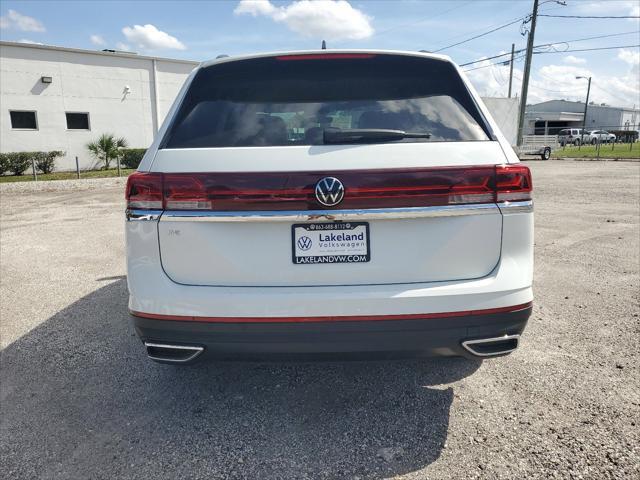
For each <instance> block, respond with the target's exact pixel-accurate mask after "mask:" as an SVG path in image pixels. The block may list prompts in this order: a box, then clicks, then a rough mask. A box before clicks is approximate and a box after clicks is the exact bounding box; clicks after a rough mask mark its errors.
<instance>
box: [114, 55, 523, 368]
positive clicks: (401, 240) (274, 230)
mask: <svg viewBox="0 0 640 480" xmlns="http://www.w3.org/2000/svg"><path fill="white" fill-rule="evenodd" d="M301 129H302V130H301ZM126 201H127V212H126V219H127V222H126V242H127V249H126V251H127V270H128V276H127V280H128V287H129V294H130V296H129V309H130V312H131V314H132V316H133V322H134V326H135V329H136V332H137V333H138V335H139V336H140V338H141V340H142V341H143V343H144V345H145V347H146V351H147V354H148V356H149V357H151V358H152V359H153V360H156V361H159V362H165V363H188V362H191V361H193V360H195V359H196V358H201V357H203V356H210V357H211V358H229V357H234V358H235V357H236V356H241V357H243V358H247V357H256V356H257V357H261V358H262V357H264V356H269V355H272V354H278V355H281V354H294V355H298V354H312V355H314V356H317V355H319V356H320V357H321V358H327V357H329V358H334V357H335V355H340V354H344V353H347V352H348V353H356V354H367V355H372V354H373V355H375V356H378V355H384V356H386V355H389V354H403V355H424V354H429V355H446V356H453V355H464V356H470V357H475V358H480V359H484V358H488V357H494V356H498V355H504V354H507V353H509V352H512V351H513V350H514V349H516V348H517V346H518V342H519V339H520V335H521V334H522V332H523V330H524V328H525V325H526V323H527V320H528V318H529V316H530V314H531V308H532V300H533V294H532V289H531V284H532V271H533V205H532V181H531V174H530V171H529V168H528V167H527V166H526V165H523V164H521V163H519V160H518V157H517V156H516V155H515V153H514V152H513V150H512V149H511V146H510V145H509V143H508V142H507V141H506V140H505V138H504V137H503V135H502V134H501V133H500V132H499V130H498V128H497V126H496V123H495V122H494V121H493V120H492V118H491V116H490V115H489V112H488V110H487V109H486V107H485V106H484V104H483V102H482V100H481V99H480V97H479V96H478V94H477V93H476V92H475V90H474V89H473V87H472V86H471V85H470V83H469V81H468V80H467V79H466V78H465V77H464V75H463V74H462V73H461V71H460V70H459V68H458V67H457V66H456V65H454V64H453V63H452V62H451V60H449V58H448V57H444V56H440V55H433V54H423V53H417V52H384V51H334V50H332V51H327V50H320V51H308V52H293V53H278V54H262V55H255V56H243V57H235V58H223V59H218V60H215V61H210V62H206V63H204V64H202V65H201V66H199V67H198V68H197V69H196V70H195V71H194V72H192V74H191V75H190V76H189V78H188V79H187V81H186V82H185V85H184V87H183V89H182V90H181V92H180V93H179V95H178V96H177V98H176V101H175V104H174V105H173V107H172V108H171V110H170V112H169V113H168V115H167V118H166V120H165V122H164V125H163V127H162V128H161V130H160V132H159V134H158V136H157V139H156V140H155V142H154V143H153V145H152V146H151V147H150V148H149V149H148V151H147V153H146V154H145V156H144V158H143V160H142V162H141V164H140V166H139V168H138V171H137V172H136V173H134V174H133V175H131V176H130V177H129V179H128V182H127V187H126Z"/></svg>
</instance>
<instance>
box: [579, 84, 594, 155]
mask: <svg viewBox="0 0 640 480" xmlns="http://www.w3.org/2000/svg"><path fill="white" fill-rule="evenodd" d="M580 79H584V80H588V81H589V83H588V84H587V99H586V100H585V101H584V116H583V117H582V135H581V136H580V145H578V150H580V147H581V146H582V142H584V134H585V131H586V128H587V109H588V108H589V93H590V92H591V77H576V80H580Z"/></svg>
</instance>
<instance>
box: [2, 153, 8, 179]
mask: <svg viewBox="0 0 640 480" xmlns="http://www.w3.org/2000/svg"><path fill="white" fill-rule="evenodd" d="M8 171H9V154H8V153H0V175H4V174H5V173H7V172H8Z"/></svg>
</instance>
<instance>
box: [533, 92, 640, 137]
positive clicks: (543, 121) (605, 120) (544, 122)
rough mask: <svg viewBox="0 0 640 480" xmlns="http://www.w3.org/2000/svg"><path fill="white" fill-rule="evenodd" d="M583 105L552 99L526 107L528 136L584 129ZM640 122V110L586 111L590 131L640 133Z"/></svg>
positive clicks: (596, 108) (605, 107)
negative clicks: (639, 124) (568, 129)
mask: <svg viewBox="0 0 640 480" xmlns="http://www.w3.org/2000/svg"><path fill="white" fill-rule="evenodd" d="M583 120H584V102H571V101H568V100H549V101H547V102H542V103H537V104H535V105H527V108H526V111H525V134H529V135H534V134H535V135H557V134H558V132H559V131H560V130H562V129H563V128H570V127H573V128H582V123H583ZM638 123H640V109H638V108H627V107H614V106H611V105H605V104H601V105H596V104H595V103H593V102H591V103H589V106H588V108H587V121H586V124H585V128H586V129H587V130H612V131H621V130H637V129H638V127H639V126H638Z"/></svg>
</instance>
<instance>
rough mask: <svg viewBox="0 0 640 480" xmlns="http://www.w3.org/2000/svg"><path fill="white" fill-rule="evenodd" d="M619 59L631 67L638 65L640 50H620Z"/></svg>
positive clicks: (639, 62)
mask: <svg viewBox="0 0 640 480" xmlns="http://www.w3.org/2000/svg"><path fill="white" fill-rule="evenodd" d="M618 58H619V59H620V60H622V61H623V62H626V63H628V64H629V65H631V66H633V65H638V64H640V50H627V49H621V50H618Z"/></svg>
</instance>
